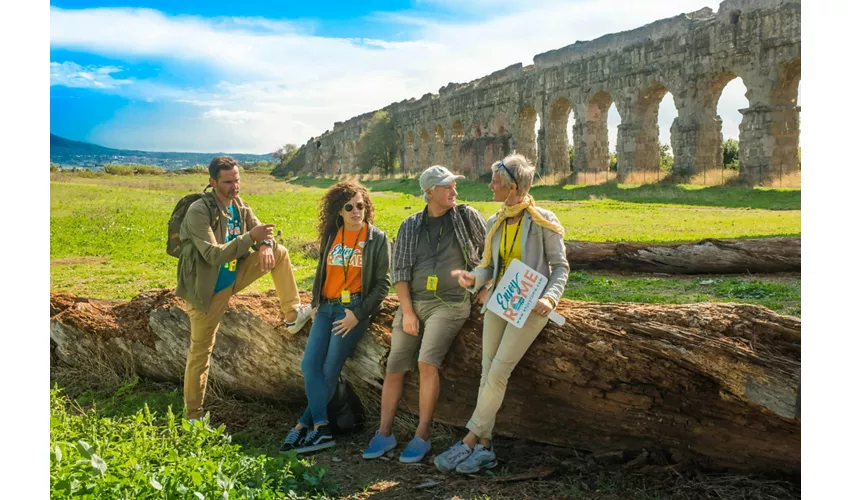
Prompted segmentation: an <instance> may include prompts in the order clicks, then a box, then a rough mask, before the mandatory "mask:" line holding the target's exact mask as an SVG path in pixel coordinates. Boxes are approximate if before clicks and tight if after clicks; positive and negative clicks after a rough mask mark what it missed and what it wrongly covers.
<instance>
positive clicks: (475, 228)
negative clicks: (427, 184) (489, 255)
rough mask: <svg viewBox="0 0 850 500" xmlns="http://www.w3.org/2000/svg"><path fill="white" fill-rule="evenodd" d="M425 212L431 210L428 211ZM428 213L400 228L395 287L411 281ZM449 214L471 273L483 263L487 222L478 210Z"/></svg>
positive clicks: (395, 252)
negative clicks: (424, 217)
mask: <svg viewBox="0 0 850 500" xmlns="http://www.w3.org/2000/svg"><path fill="white" fill-rule="evenodd" d="M425 210H428V208H427V207H426V208H425ZM425 210H422V211H421V212H416V213H415V214H413V215H411V216H410V217H408V218H406V219H404V221H403V222H402V223H401V227H400V228H398V236H397V237H396V240H395V242H394V243H393V259H392V269H393V284H395V283H398V282H399V281H410V280H411V275H412V274H413V266H414V264H415V263H416V245H418V244H419V232H420V231H419V230H420V229H421V228H422V220H423V215H424V214H425ZM449 213H450V214H451V217H452V226H453V227H454V230H455V231H454V232H455V238H457V241H458V243H460V246H461V249H462V250H463V253H464V255H465V256H466V261H467V269H466V270H467V271H471V270H472V269H474V268H475V267H476V266H477V265H478V264H479V263H480V262H481V254H482V253H483V252H484V238H485V237H486V234H487V233H486V231H487V222H486V221H485V220H484V217H482V216H481V214H480V213H478V210H475V209H474V208H472V207H470V206H469V205H455V206H454V207H452V208H451V210H449Z"/></svg>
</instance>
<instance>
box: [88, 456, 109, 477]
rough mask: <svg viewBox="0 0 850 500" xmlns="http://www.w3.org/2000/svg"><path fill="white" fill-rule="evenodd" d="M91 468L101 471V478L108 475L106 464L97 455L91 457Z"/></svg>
mask: <svg viewBox="0 0 850 500" xmlns="http://www.w3.org/2000/svg"><path fill="white" fill-rule="evenodd" d="M91 466H92V467H94V468H95V469H97V470H98V471H100V475H101V476H103V475H104V474H106V462H105V461H104V460H103V459H102V458H100V457H99V456H98V455H97V454H95V453H92V455H91Z"/></svg>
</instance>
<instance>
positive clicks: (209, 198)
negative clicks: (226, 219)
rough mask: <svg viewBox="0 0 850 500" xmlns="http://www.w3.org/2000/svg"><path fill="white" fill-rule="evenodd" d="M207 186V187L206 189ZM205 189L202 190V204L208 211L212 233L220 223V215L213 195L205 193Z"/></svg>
mask: <svg viewBox="0 0 850 500" xmlns="http://www.w3.org/2000/svg"><path fill="white" fill-rule="evenodd" d="M208 187H209V186H207V188H208ZM207 188H204V194H203V197H202V199H203V200H204V204H205V205H206V206H207V209H208V210H209V211H210V227H211V228H212V230H213V231H215V230H217V229H218V225H219V223H220V222H221V220H220V219H221V214H220V213H219V211H218V206H217V205H216V203H215V198H213V197H214V196H215V193H213V192H212V191H209V192H208V191H207Z"/></svg>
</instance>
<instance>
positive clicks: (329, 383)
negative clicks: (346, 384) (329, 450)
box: [298, 299, 369, 427]
mask: <svg viewBox="0 0 850 500" xmlns="http://www.w3.org/2000/svg"><path fill="white" fill-rule="evenodd" d="M350 305H351V306H352V307H359V306H360V300H357V299H354V300H352V301H351V304H350ZM344 317H345V307H344V306H343V305H342V304H321V305H319V309H318V311H316V318H315V319H314V320H313V326H312V327H311V328H310V336H309V337H307V347H306V348H304V357H303V358H302V359H301V372H302V373H303V374H304V389H305V391H306V392H307V409H306V410H304V413H303V414H302V415H301V418H299V419H298V422H299V423H300V424H301V425H303V426H305V427H312V426H313V425H318V424H326V423H328V402H330V400H331V398H332V397H333V394H334V391H336V384H337V380H338V379H339V374H340V372H341V371H342V366H343V365H344V364H345V360H346V359H348V357H349V356H350V355H351V353H352V352H353V351H354V347H355V346H356V345H357V341H358V340H360V337H362V336H363V332H365V331H366V327H367V326H368V325H369V320H368V319H365V320H363V321H360V322H359V323H357V325H355V327H354V328H352V329H351V331H350V332H348V334H347V335H346V336H345V337H343V336H342V335H334V334H333V333H331V330H332V329H333V327H334V324H333V323H334V321H338V320H341V319H343V318H344Z"/></svg>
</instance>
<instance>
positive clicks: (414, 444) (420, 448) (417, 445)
mask: <svg viewBox="0 0 850 500" xmlns="http://www.w3.org/2000/svg"><path fill="white" fill-rule="evenodd" d="M429 451H431V441H425V440H424V439H422V438H421V437H418V436H416V437H414V438H413V439H412V440H411V441H410V442H409V443H407V448H405V449H404V451H403V452H402V453H401V456H400V457H398V461H399V462H401V463H405V464H413V463H416V462H421V461H422V459H423V458H424V457H425V454H426V453H428V452H429Z"/></svg>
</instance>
